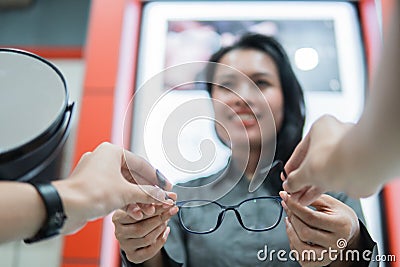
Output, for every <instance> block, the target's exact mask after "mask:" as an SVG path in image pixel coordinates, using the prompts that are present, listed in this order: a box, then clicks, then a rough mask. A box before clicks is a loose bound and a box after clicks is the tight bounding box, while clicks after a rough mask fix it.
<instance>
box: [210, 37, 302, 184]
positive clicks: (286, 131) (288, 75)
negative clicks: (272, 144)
mask: <svg viewBox="0 0 400 267" xmlns="http://www.w3.org/2000/svg"><path fill="white" fill-rule="evenodd" d="M235 49H254V50H258V51H261V52H264V53H266V54H268V55H269V56H270V57H271V58H272V59H273V60H274V62H275V64H276V66H277V68H278V71H279V78H280V82H281V86H282V91H283V96H284V119H283V123H282V127H281V129H280V131H279V132H278V133H277V147H276V152H275V156H274V160H277V159H279V160H281V161H283V163H284V164H285V163H286V162H287V160H288V159H289V157H290V155H291V154H292V153H293V150H294V149H295V147H296V146H297V144H298V143H299V142H300V140H301V138H302V134H303V126H304V120H305V108H304V96H303V90H302V88H301V86H300V83H299V82H298V80H297V77H296V75H295V74H294V72H293V69H292V67H291V65H290V61H289V58H288V56H287V54H286V52H285V50H284V49H283V47H282V46H281V45H280V44H279V42H278V41H277V40H276V39H274V38H273V37H270V36H265V35H262V34H257V33H246V34H244V35H243V36H242V37H241V38H240V39H239V40H238V41H236V42H235V43H234V44H233V45H231V46H227V47H223V48H221V49H220V50H219V51H217V52H216V53H215V54H213V55H212V56H211V58H210V59H209V61H210V62H215V63H218V62H219V61H220V60H221V58H222V57H223V56H224V55H225V54H227V53H228V52H230V51H232V50H235ZM214 74H215V64H209V66H208V68H207V69H206V80H207V81H213V80H214ZM211 90H212V83H207V91H208V92H209V93H210V95H211ZM274 176H275V175H274ZM270 181H271V182H272V183H273V186H274V187H275V188H276V189H278V190H279V189H280V188H281V181H280V180H277V179H271V180H270Z"/></svg>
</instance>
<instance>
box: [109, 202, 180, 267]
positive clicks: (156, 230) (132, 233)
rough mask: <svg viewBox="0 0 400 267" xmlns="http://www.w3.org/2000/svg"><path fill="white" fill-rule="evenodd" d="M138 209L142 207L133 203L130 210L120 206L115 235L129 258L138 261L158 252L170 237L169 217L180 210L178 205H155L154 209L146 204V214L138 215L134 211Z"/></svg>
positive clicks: (115, 214)
mask: <svg viewBox="0 0 400 267" xmlns="http://www.w3.org/2000/svg"><path fill="white" fill-rule="evenodd" d="M138 209H140V207H137V206H135V205H134V206H130V207H128V208H127V211H123V210H117V211H116V212H115V213H114V216H113V222H114V225H115V236H116V238H117V239H118V241H119V244H120V247H121V249H122V250H123V251H125V254H126V257H127V259H128V260H129V261H130V262H133V263H136V264H138V263H142V262H144V261H147V260H149V259H151V258H153V257H154V256H156V255H157V253H158V252H159V251H160V249H161V248H162V247H163V246H164V244H165V242H166V241H167V238H168V234H169V231H170V228H169V227H168V226H167V223H168V220H169V218H171V216H173V215H175V214H176V213H177V212H178V207H176V206H173V207H168V206H165V205H164V206H154V209H152V211H151V209H147V210H146V209H143V208H142V211H143V213H144V215H143V216H142V218H141V219H138V218H136V219H134V218H133V216H132V214H135V212H136V210H138ZM146 213H147V214H146Z"/></svg>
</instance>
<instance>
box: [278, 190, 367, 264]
mask: <svg viewBox="0 0 400 267" xmlns="http://www.w3.org/2000/svg"><path fill="white" fill-rule="evenodd" d="M280 195H281V197H282V199H283V201H282V206H283V208H284V209H285V211H286V213H287V218H285V222H286V232H287V235H288V238H289V242H290V248H291V249H292V250H296V251H297V252H298V255H299V262H300V264H301V265H302V266H307V267H309V266H325V265H328V264H331V263H332V265H333V264H335V260H336V261H337V263H338V264H339V266H345V265H346V263H345V262H340V261H339V260H340V258H339V256H338V255H339V253H340V251H341V250H344V249H346V248H354V247H357V246H358V240H359V235H360V225H359V222H358V218H357V215H356V213H355V212H354V211H353V210H352V209H351V208H350V207H348V206H347V205H346V204H344V203H343V202H341V201H339V200H337V199H335V198H333V197H331V196H329V195H326V194H323V195H321V196H320V197H319V198H318V199H317V200H316V201H314V202H313V203H312V204H311V206H312V207H313V208H314V209H311V208H310V207H306V206H303V205H301V204H300V203H298V202H297V201H295V200H294V199H293V198H292V197H291V196H290V195H288V194H287V193H286V192H281V193H280ZM344 253H345V252H343V255H345V254H344ZM344 260H345V259H344Z"/></svg>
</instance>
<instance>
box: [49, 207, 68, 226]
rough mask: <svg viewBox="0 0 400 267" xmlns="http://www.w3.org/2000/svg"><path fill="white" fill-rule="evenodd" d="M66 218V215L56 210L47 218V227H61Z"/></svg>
mask: <svg viewBox="0 0 400 267" xmlns="http://www.w3.org/2000/svg"><path fill="white" fill-rule="evenodd" d="M66 218H67V216H65V214H64V213H63V212H60V211H57V212H56V213H55V214H54V216H52V217H51V218H50V219H49V228H56V229H59V228H61V227H62V226H63V225H64V221H65V219H66Z"/></svg>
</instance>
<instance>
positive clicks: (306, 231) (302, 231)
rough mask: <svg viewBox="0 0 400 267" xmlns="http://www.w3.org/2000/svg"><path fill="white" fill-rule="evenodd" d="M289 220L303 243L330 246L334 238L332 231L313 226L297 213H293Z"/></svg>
mask: <svg viewBox="0 0 400 267" xmlns="http://www.w3.org/2000/svg"><path fill="white" fill-rule="evenodd" d="M289 221H290V223H291V224H292V227H293V229H294V230H295V231H296V233H297V236H298V237H299V239H300V240H301V241H302V242H303V243H306V244H313V245H318V246H320V247H324V248H328V247H329V245H330V244H331V243H332V242H331V241H332V240H333V239H334V238H332V234H331V233H330V232H327V231H324V230H321V229H317V228H313V227H311V226H309V225H308V224H306V223H304V222H303V221H302V220H300V219H299V218H298V217H297V216H296V215H293V214H292V215H291V216H290V220H289Z"/></svg>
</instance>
